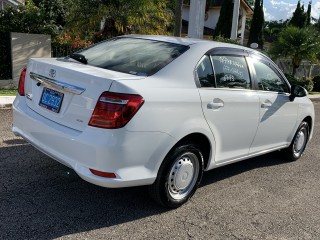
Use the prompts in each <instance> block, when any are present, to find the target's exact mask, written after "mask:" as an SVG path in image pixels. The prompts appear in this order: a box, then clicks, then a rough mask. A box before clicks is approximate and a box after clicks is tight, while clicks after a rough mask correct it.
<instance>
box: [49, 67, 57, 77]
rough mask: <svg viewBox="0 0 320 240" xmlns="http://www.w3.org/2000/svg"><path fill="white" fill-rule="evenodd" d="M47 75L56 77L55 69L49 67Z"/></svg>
mask: <svg viewBox="0 0 320 240" xmlns="http://www.w3.org/2000/svg"><path fill="white" fill-rule="evenodd" d="M49 77H52V78H55V77H56V70H54V69H50V71H49Z"/></svg>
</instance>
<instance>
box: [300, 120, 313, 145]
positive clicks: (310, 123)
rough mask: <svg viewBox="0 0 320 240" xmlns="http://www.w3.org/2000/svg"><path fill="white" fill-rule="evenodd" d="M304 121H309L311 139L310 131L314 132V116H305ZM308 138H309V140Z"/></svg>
mask: <svg viewBox="0 0 320 240" xmlns="http://www.w3.org/2000/svg"><path fill="white" fill-rule="evenodd" d="M302 122H306V123H308V125H309V137H308V138H309V139H310V133H312V130H313V122H312V118H311V116H307V117H305V118H304V119H303V120H302ZM309 139H308V140H309Z"/></svg>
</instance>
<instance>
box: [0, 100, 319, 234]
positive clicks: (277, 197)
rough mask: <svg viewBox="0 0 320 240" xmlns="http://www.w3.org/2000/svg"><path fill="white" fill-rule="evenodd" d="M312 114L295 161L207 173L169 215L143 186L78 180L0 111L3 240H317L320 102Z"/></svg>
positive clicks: (257, 161)
mask: <svg viewBox="0 0 320 240" xmlns="http://www.w3.org/2000/svg"><path fill="white" fill-rule="evenodd" d="M315 110H316V122H315V126H314V127H315V133H314V138H313V139H312V141H311V142H310V143H309V145H308V146H307V149H306V152H305V154H304V156H303V157H302V158H301V159H300V160H298V161H296V162H285V161H284V160H283V159H282V158H281V156H280V155H279V152H275V153H272V154H268V155H265V156H261V157H256V158H253V159H249V160H246V161H243V162H239V163H235V164H232V165H229V166H225V167H221V168H218V169H215V170H212V171H209V172H206V173H205V174H204V177H203V181H202V184H201V186H200V188H199V189H198V191H197V192H196V194H195V195H194V196H193V198H192V199H191V200H190V201H189V202H188V203H187V204H185V205H184V206H182V207H181V208H178V209H175V210H168V209H164V208H162V207H159V206H157V205H156V204H154V202H153V201H151V199H150V198H149V196H148V194H147V191H146V188H145V187H135V188H124V189H106V188H102V187H97V186H94V185H92V184H89V183H87V182H85V181H83V180H82V179H81V178H80V177H78V176H77V175H76V174H75V173H74V172H73V171H72V170H70V169H69V168H67V167H65V166H63V165H61V164H59V163H58V162H56V161H54V160H52V159H51V158H49V157H47V156H45V155H44V154H42V153H41V152H39V151H38V150H36V149H35V148H34V147H32V146H31V145H30V144H28V143H27V142H25V141H24V140H22V139H21V138H19V137H15V136H14V135H13V134H12V132H11V125H12V112H11V110H9V109H8V110H4V109H2V110H0V123H1V124H0V176H1V177H0V219H1V220H0V222H1V223H0V239H6V240H7V239H8V240H10V239H63V240H64V239H66V240H72V239H75V240H78V239H94V240H95V239H101V240H102V239H129V240H130V239H134V240H136V239H161V240H165V239H214V240H220V239H221V240H226V239H227V240H229V239H230V240H237V239H238V240H239V239H243V240H247V239H253V240H256V239H267V240H268V239H269V240H276V239H279V240H280V239H281V240H298V239H303V240H309V239H310V240H311V239H312V240H314V239H320V184H319V183H320V174H319V172H320V148H319V145H320V102H315ZM66 147H67V146H66Z"/></svg>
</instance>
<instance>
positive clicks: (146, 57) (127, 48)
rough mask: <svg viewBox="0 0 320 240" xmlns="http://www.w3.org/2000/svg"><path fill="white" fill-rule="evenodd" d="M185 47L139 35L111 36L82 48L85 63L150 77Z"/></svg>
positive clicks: (185, 47) (186, 48) (185, 48)
mask: <svg viewBox="0 0 320 240" xmlns="http://www.w3.org/2000/svg"><path fill="white" fill-rule="evenodd" d="M188 49H189V47H188V46H184V45H180V44H175V43H168V42H161V41H154V40H148V39H139V38H129V37H128V38H127V37H120V38H113V39H111V40H108V41H104V42H101V43H98V44H96V45H94V46H92V47H89V48H87V49H84V50H81V51H79V52H77V53H80V54H82V55H83V56H84V57H85V58H86V59H87V64H88V65H91V66H95V67H100V68H104V69H109V70H113V71H117V72H123V73H129V74H133V75H138V76H150V75H152V74H154V73H156V72H157V71H159V70H160V69H162V68H163V67H164V66H166V65H167V64H168V63H170V62H171V61H173V60H174V59H175V58H177V57H179V56H180V55H181V54H182V53H184V52H185V51H186V50H188Z"/></svg>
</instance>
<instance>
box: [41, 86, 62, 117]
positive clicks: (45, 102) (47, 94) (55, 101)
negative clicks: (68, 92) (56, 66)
mask: <svg viewBox="0 0 320 240" xmlns="http://www.w3.org/2000/svg"><path fill="white" fill-rule="evenodd" d="M62 100H63V93H61V92H58V91H55V90H53V89H50V88H43V92H42V95H41V99H40V103H39V105H40V106H41V107H44V108H46V109H48V110H50V111H52V112H55V113H58V112H60V108H61V103H62Z"/></svg>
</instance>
